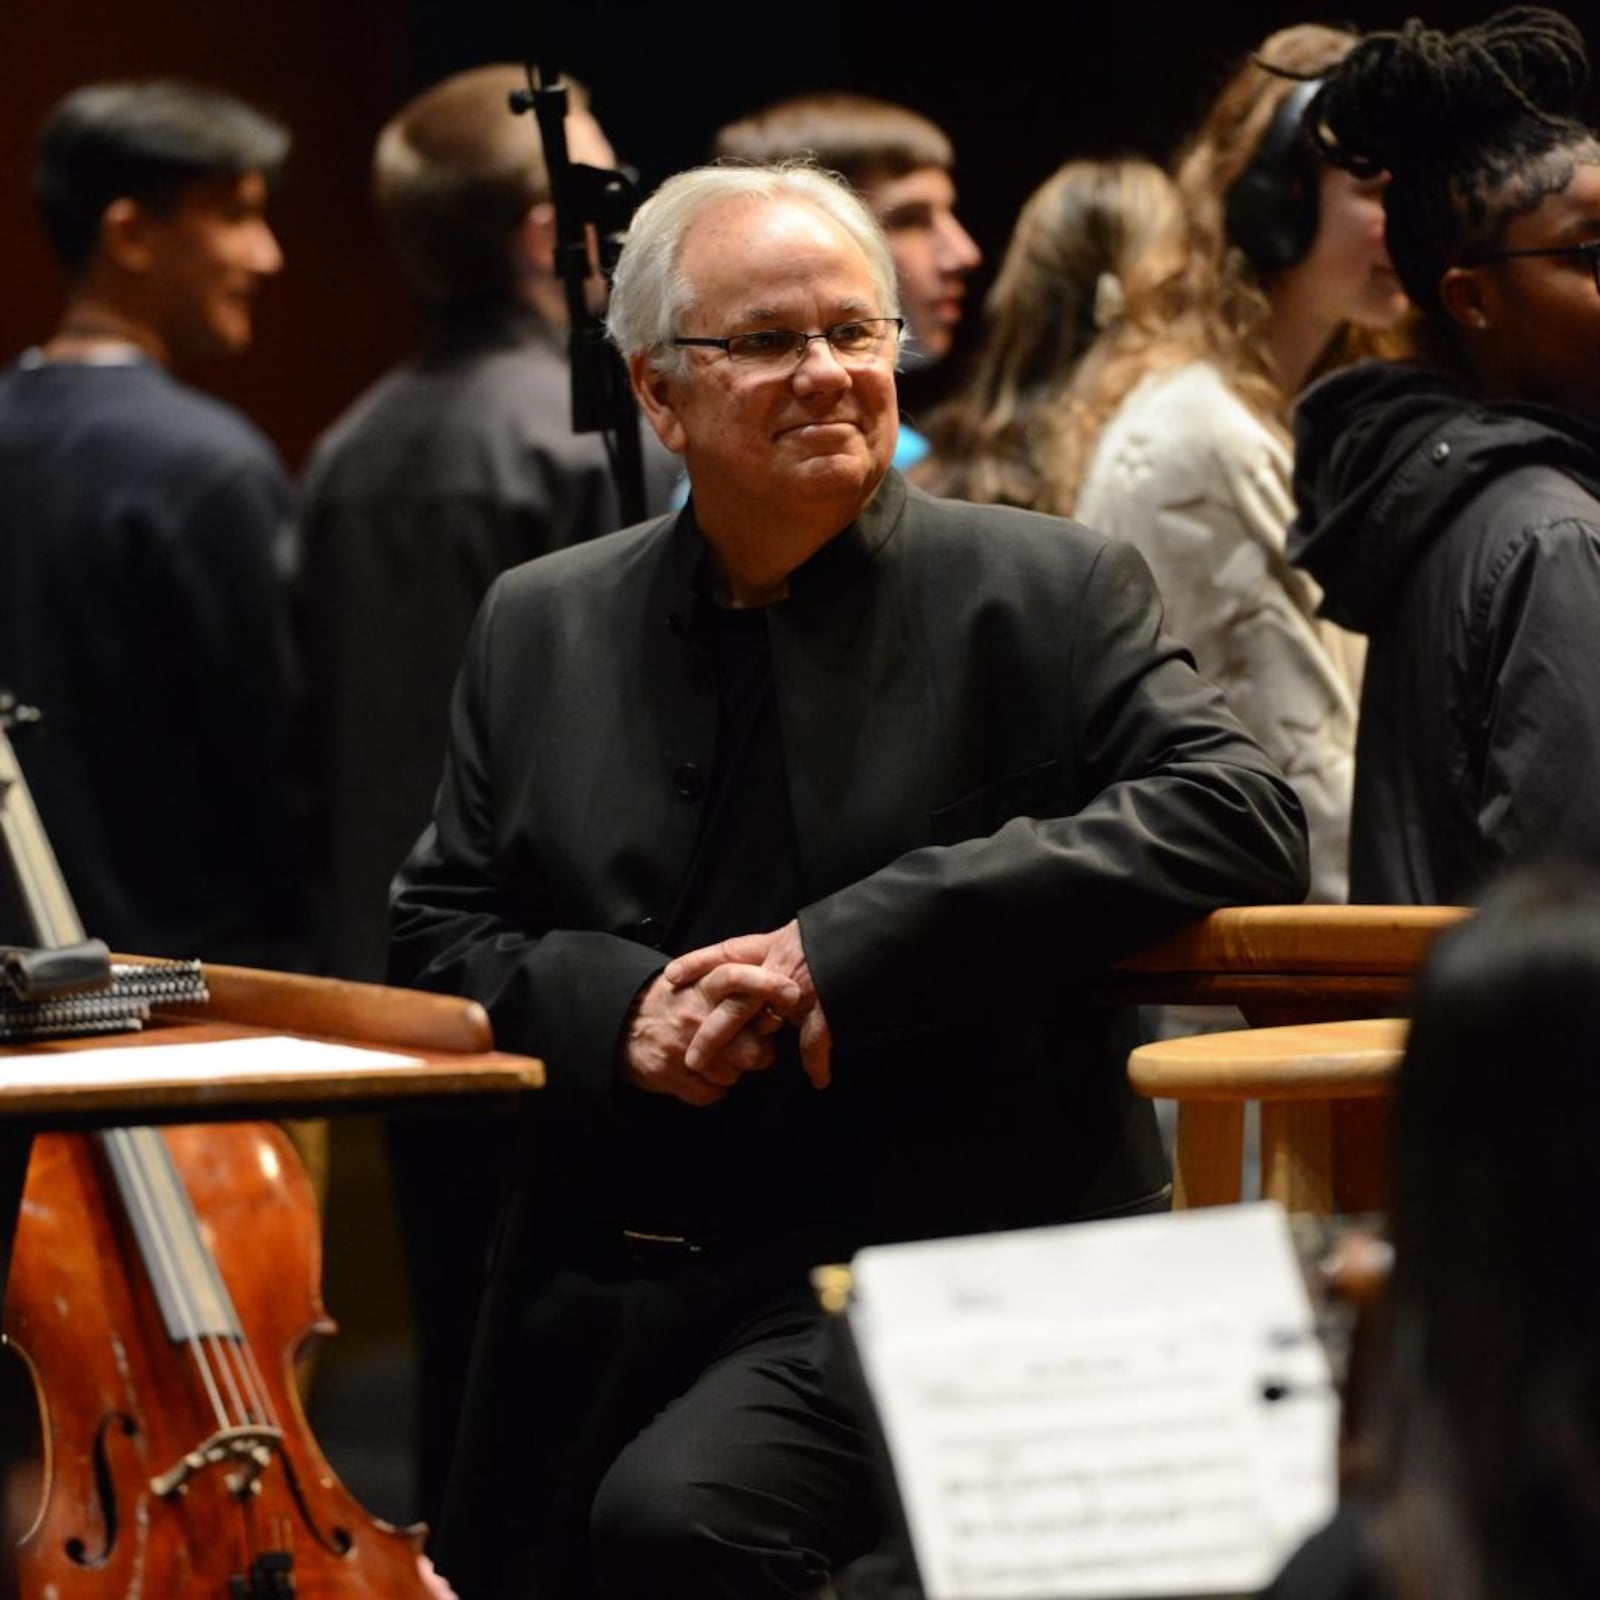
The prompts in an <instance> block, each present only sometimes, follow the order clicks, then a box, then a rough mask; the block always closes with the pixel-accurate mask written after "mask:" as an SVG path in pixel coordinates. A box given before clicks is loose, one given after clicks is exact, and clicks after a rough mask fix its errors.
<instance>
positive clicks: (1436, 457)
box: [1433, 439, 1450, 467]
mask: <svg viewBox="0 0 1600 1600" xmlns="http://www.w3.org/2000/svg"><path fill="white" fill-rule="evenodd" d="M1449 459H1450V446H1449V445H1448V444H1446V443H1445V441H1444V440H1443V439H1441V440H1440V441H1439V442H1438V444H1436V445H1435V446H1434V447H1433V464H1434V465H1435V466H1436V467H1442V466H1443V465H1444V464H1445V462H1447V461H1448V460H1449Z"/></svg>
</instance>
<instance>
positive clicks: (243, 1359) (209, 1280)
mask: <svg viewBox="0 0 1600 1600" xmlns="http://www.w3.org/2000/svg"><path fill="white" fill-rule="evenodd" d="M143 1131H144V1133H145V1134H146V1135H147V1136H148V1137H147V1138H146V1140H144V1141H143V1144H144V1149H145V1152H146V1156H147V1159H148V1163H149V1165H150V1167H151V1168H152V1172H153V1174H155V1173H159V1189H160V1192H161V1193H162V1195H163V1196H164V1204H163V1208H162V1209H163V1215H164V1217H165V1218H166V1219H167V1225H168V1227H169V1228H170V1230H171V1232H172V1234H173V1235H174V1237H175V1238H176V1239H178V1240H179V1241H180V1242H182V1243H186V1244H187V1250H186V1252H185V1254H186V1255H187V1257H188V1259H189V1261H190V1263H191V1267H192V1274H191V1276H190V1278H189V1280H188V1286H189V1288H190V1290H191V1292H192V1294H193V1295H194V1296H195V1297H196V1298H200V1297H201V1294H202V1290H204V1291H205V1292H206V1293H207V1294H209V1298H210V1300H211V1303H212V1305H213V1307H214V1309H215V1314H214V1315H213V1316H212V1318H211V1319H210V1325H211V1327H212V1328H213V1329H216V1330H219V1331H217V1332H215V1333H213V1334H211V1335H210V1337H209V1345H208V1348H210V1349H211V1350H212V1351H213V1352H214V1354H213V1360H214V1361H215V1362H216V1364H217V1366H218V1367H219V1368H220V1369H221V1372H222V1374H223V1377H224V1379H225V1381H226V1383H227V1387H228V1389H229V1390H230V1393H231V1397H232V1399H233V1402H234V1405H235V1406H236V1407H237V1409H238V1416H239V1420H240V1421H241V1422H244V1423H257V1424H261V1425H263V1426H267V1427H278V1426H279V1423H278V1419H277V1417H276V1416H275V1415H274V1413H273V1407H272V1403H271V1401H270V1399H269V1398H268V1396H267V1391H266V1385H265V1382H264V1380H263V1378H262V1375H261V1370H260V1368H259V1367H258V1366H257V1365H256V1363H255V1357H254V1353H253V1351H252V1350H251V1348H250V1343H249V1341H248V1340H247V1339H246V1338H245V1336H244V1328H243V1326H242V1324H241V1323H240V1321H239V1314H238V1311H237V1310H236V1309H235V1307H234V1304H233V1297H232V1296H231V1295H230V1294H229V1292H228V1286H227V1284H226V1283H225V1282H224V1281H223V1278H222V1274H221V1272H220V1270H219V1269H218V1267H217V1262H216V1257H215V1256H214V1255H213V1254H212V1252H211V1251H210V1249H209V1248H207V1246H206V1242H205V1239H204V1236H203V1235H202V1234H201V1232H200V1222H199V1218H198V1217H197V1216H196V1215H195V1211H194V1207H193V1205H192V1204H191V1203H190V1200H189V1196H188V1193H187V1191H186V1190H185V1189H184V1186H183V1179H182V1177H181V1176H180V1175H179V1173H178V1168H177V1164H176V1162H175V1161H174V1160H173V1158H172V1151H171V1149H170V1148H169V1147H168V1145H167V1142H166V1140H165V1139H163V1138H162V1137H161V1134H160V1133H159V1131H158V1130H156V1129H154V1128H146V1129H144V1130H143ZM202 1280H203V1282H202Z"/></svg>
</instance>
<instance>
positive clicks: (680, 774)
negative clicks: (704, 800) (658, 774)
mask: <svg viewBox="0 0 1600 1600" xmlns="http://www.w3.org/2000/svg"><path fill="white" fill-rule="evenodd" d="M672 787H673V788H674V789H676V790H677V791H678V793H679V794H681V795H682V796H683V798H684V799H685V800H698V799H699V798H700V796H701V795H703V794H704V793H705V792H706V780H705V778H704V777H703V776H702V775H701V772H700V769H699V767H697V766H696V765H695V764H694V763H693V762H692V761H686V762H684V764H683V765H682V766H681V767H679V768H678V770H677V771H676V772H674V773H673V774H672Z"/></svg>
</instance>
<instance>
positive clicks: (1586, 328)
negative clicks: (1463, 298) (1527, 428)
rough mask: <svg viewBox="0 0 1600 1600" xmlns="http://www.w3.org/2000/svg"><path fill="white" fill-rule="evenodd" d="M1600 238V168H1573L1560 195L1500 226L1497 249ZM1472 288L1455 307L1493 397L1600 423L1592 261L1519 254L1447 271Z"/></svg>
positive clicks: (1598, 324)
mask: <svg viewBox="0 0 1600 1600" xmlns="http://www.w3.org/2000/svg"><path fill="white" fill-rule="evenodd" d="M1596 241H1600V166H1595V165H1589V166H1580V167H1578V168H1577V169H1576V170H1575V171H1574V173H1573V176H1572V181H1571V182H1570V183H1568V185H1567V186H1566V188H1565V189H1563V190H1562V191H1561V192H1560V193H1559V194H1551V195H1546V196H1545V197H1544V199H1543V200H1541V201H1540V202H1539V204H1538V205H1537V206H1536V207H1535V208H1534V209H1533V210H1532V211H1529V212H1526V213H1524V214H1523V215H1522V216H1519V217H1514V218H1512V220H1511V221H1510V222H1509V223H1508V224H1507V226H1506V228H1505V231H1504V234H1503V235H1502V237H1501V239H1500V241H1499V243H1498V245H1497V246H1496V248H1497V249H1498V250H1549V249H1559V248H1561V247H1563V246H1569V245H1578V244H1589V243H1594V242H1596ZM1456 275H1460V276H1462V277H1463V278H1465V279H1467V280H1468V283H1469V286H1470V287H1471V289H1472V290H1473V291H1474V293H1473V296H1472V298H1471V299H1470V300H1469V301H1468V302H1467V303H1466V304H1465V305H1464V306H1463V308H1462V309H1461V310H1459V311H1457V313H1456V314H1457V316H1458V320H1459V321H1460V322H1461V323H1462V326H1463V329H1464V333H1465V338H1466V347H1467V350H1468V354H1469V359H1472V360H1474V361H1475V363H1476V365H1478V366H1479V367H1480V369H1481V370H1482V372H1483V373H1484V375H1485V386H1486V387H1487V388H1488V389H1490V390H1491V392H1492V393H1493V394H1494V395H1495V396H1496V397H1500V398H1506V399H1515V400H1531V401H1534V402H1535V403H1537V404H1542V405H1551V406H1557V407H1559V408H1560V409H1561V410H1563V411H1567V412H1570V413H1571V414H1572V415H1574V416H1578V417H1583V418H1586V419H1587V420H1589V421H1597V420H1600V287H1597V286H1596V283H1595V268H1594V261H1593V258H1592V257H1589V258H1585V257H1584V256H1582V255H1579V254H1576V253H1574V254H1571V255H1554V256H1519V257H1513V258H1512V259H1510V260H1502V261H1487V262H1484V263H1483V264H1482V265H1480V266H1476V267H1469V268H1459V267H1458V268H1455V269H1453V271H1452V273H1449V274H1446V278H1447V279H1448V278H1450V277H1451V276H1456Z"/></svg>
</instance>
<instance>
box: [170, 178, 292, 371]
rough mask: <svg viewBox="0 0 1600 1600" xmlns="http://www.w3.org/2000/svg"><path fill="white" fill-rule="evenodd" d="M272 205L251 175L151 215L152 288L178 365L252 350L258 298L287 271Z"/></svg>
mask: <svg viewBox="0 0 1600 1600" xmlns="http://www.w3.org/2000/svg"><path fill="white" fill-rule="evenodd" d="M266 205H267V185H266V180H265V179H264V178H263V177H262V176H261V175H260V173H254V172H252V173H247V174H246V175H245V176H244V177H242V178H209V179H206V180H204V181H202V182H200V183H193V184H190V185H188V186H187V187H186V188H185V189H183V190H182V191H181V192H180V194H179V196H178V199H177V202H176V203H175V204H174V205H173V206H172V208H171V209H170V210H168V211H165V212H149V211H147V212H146V213H145V218H144V229H145V231H144V246H145V251H146V255H145V259H144V273H145V283H146V285H147V289H148V294H149V298H150V301H151V303H152V305H153V307H154V318H155V321H156V324H157V331H158V332H159V333H160V335H161V337H162V339H163V341H164V343H165V345H166V347H167V352H168V356H169V358H170V359H171V360H172V361H173V362H175V363H182V362H184V361H189V360H197V359H203V358H205V357H208V356H217V355H236V354H238V353H239V352H240V351H243V350H246V349H248V348H249V345H250V341H251V337H252V335H253V331H254V330H253V326H252V316H253V313H254V309H255V298H256V294H257V291H258V290H259V289H260V287H261V282H262V280H263V279H264V278H269V277H271V276H272V275H273V274H274V273H276V272H279V271H281V270H282V267H283V252H282V251H281V250H280V249H279V248H278V241H277V239H276V238H275V237H274V236H273V233H272V230H271V228H269V227H268V226H267V219H266Z"/></svg>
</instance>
